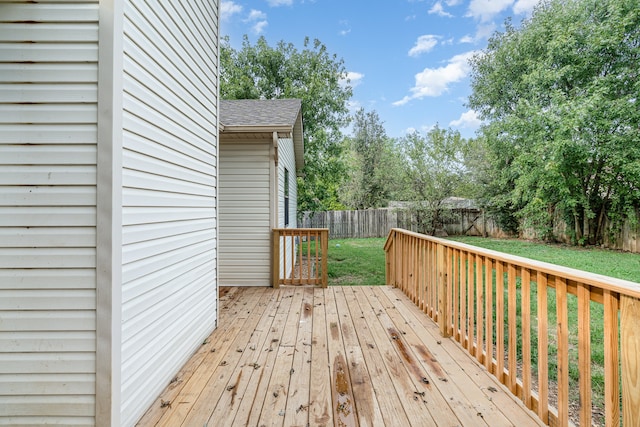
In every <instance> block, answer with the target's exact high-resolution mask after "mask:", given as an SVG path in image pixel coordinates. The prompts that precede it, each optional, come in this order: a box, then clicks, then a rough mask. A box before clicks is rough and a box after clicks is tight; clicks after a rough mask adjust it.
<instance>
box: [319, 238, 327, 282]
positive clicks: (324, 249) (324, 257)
mask: <svg viewBox="0 0 640 427" xmlns="http://www.w3.org/2000/svg"><path fill="white" fill-rule="evenodd" d="M320 233H321V235H322V237H321V238H320V240H321V241H322V285H321V286H322V287H323V288H326V287H327V286H328V285H329V271H328V268H329V229H328V228H324V229H322V231H321V232H320Z"/></svg>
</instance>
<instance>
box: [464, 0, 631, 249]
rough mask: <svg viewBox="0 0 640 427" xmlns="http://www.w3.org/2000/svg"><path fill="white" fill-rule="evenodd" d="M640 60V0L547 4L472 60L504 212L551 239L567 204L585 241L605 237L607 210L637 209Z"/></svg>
mask: <svg viewBox="0 0 640 427" xmlns="http://www.w3.org/2000/svg"><path fill="white" fill-rule="evenodd" d="M639 60H640V8H638V4H637V0H551V1H545V2H543V3H541V4H540V5H539V6H538V7H537V8H536V9H535V11H534V13H533V15H532V16H531V18H530V19H529V20H527V21H525V22H524V23H523V24H522V26H521V28H519V29H516V28H514V27H513V26H512V25H510V23H508V22H507V27H506V30H505V32H503V33H497V34H496V35H494V36H493V37H492V38H491V39H490V41H489V44H488V47H487V48H486V49H485V50H484V51H483V52H482V53H481V54H479V55H477V56H475V57H474V59H473V60H472V64H471V65H472V90H473V93H472V95H471V97H470V99H469V105H470V106H471V107H472V108H474V109H475V110H476V111H478V112H479V113H480V115H481V117H482V118H483V119H484V120H485V121H486V122H487V123H488V125H486V126H485V127H484V129H483V135H484V138H485V141H486V147H487V149H488V150H489V151H490V154H489V158H491V159H492V164H493V168H494V174H495V175H496V179H497V180H498V182H499V184H500V185H499V186H497V187H498V188H494V190H495V193H494V194H493V196H494V197H493V199H494V201H498V202H499V203H502V206H503V208H504V210H505V212H508V211H510V212H512V213H513V214H515V215H516V216H517V217H518V218H519V219H521V220H523V221H524V225H525V226H533V227H535V228H536V229H537V230H538V231H539V232H540V233H542V235H546V236H547V237H551V230H552V228H551V225H552V213H553V212H554V211H555V210H556V209H560V210H561V211H562V212H564V213H565V215H566V217H567V218H566V219H567V220H568V224H570V226H571V227H572V229H573V233H574V237H575V239H576V241H577V242H580V243H600V242H602V240H603V233H604V223H605V219H606V218H607V217H608V218H609V219H612V220H618V223H619V220H621V219H622V218H623V217H624V216H626V215H627V214H629V213H630V212H632V211H634V210H635V208H636V207H637V206H638V204H639V202H640V108H639V105H638V103H639V102H640V80H639V79H638V77H639V70H640V61H639ZM500 194H505V195H507V197H504V196H502V197H501V196H500ZM500 199H502V200H500Z"/></svg>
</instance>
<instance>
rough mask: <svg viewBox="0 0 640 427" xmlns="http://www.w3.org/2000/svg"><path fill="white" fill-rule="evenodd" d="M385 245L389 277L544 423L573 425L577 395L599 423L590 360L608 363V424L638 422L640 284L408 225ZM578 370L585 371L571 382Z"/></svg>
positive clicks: (586, 419)
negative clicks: (598, 355)
mask: <svg viewBox="0 0 640 427" xmlns="http://www.w3.org/2000/svg"><path fill="white" fill-rule="evenodd" d="M384 249H385V253H386V279H387V284H390V285H393V286H396V287H398V288H400V289H402V290H403V291H404V292H405V293H406V294H407V296H409V298H411V299H412V300H413V301H414V303H415V304H417V305H418V306H419V307H420V308H421V309H422V310H423V311H424V312H425V313H427V314H428V315H429V316H430V317H431V318H432V319H433V320H434V321H436V322H437V323H438V325H439V327H440V332H441V334H442V335H443V336H445V337H449V336H450V337H452V338H453V339H455V340H456V341H458V342H459V343H460V344H461V345H462V347H464V348H465V349H466V350H467V351H468V352H469V353H470V354H471V355H472V356H474V357H475V358H476V359H477V360H478V361H479V362H480V363H481V364H484V366H485V367H486V369H487V370H488V371H489V372H491V373H492V374H493V375H494V376H495V377H496V378H498V380H499V381H500V382H502V383H503V384H505V386H507V387H508V388H509V390H510V391H511V392H512V393H513V394H514V395H516V396H518V397H519V398H520V399H521V400H522V401H523V402H524V404H525V405H526V406H527V407H528V408H530V409H531V410H533V411H534V412H536V413H537V414H538V416H539V417H540V419H541V420H542V421H543V422H545V423H547V424H549V425H557V426H567V425H569V401H570V393H572V394H573V393H575V394H577V395H579V398H576V399H575V400H576V401H577V405H578V406H579V419H580V425H581V426H591V425H592V403H593V402H595V400H597V398H596V397H597V396H596V392H594V391H593V390H592V385H593V384H592V373H594V374H595V372H592V367H593V370H594V371H595V369H596V366H598V365H599V364H601V365H602V367H603V370H604V371H603V372H604V392H603V396H602V398H603V399H604V424H605V425H606V426H619V425H620V424H621V422H622V421H624V425H625V426H638V425H640V356H639V355H640V327H639V326H640V300H639V299H638V298H640V285H639V284H637V283H632V282H628V281H624V280H618V279H614V278H610V277H606V276H601V275H597V274H591V273H586V272H583V271H579V270H574V269H571V268H565V267H560V266H556V265H553V264H548V263H544V262H538V261H533V260H529V259H526V258H521V257H516V256H512V255H507V254H503V253H500V252H495V251H490V250H486V249H480V248H476V247H473V246H470V245H465V244H462V243H458V242H452V241H447V240H442V239H438V238H434V237H430V236H425V235H421V234H417V233H413V232H410V231H406V230H401V229H393V230H391V232H390V233H389V236H388V238H387V242H386V244H385V247H384ZM570 300H571V301H570ZM596 311H598V313H602V314H603V315H602V319H603V320H602V322H597V321H596V320H597V319H596V316H592V314H594V313H596ZM598 318H599V316H598ZM570 321H571V322H570ZM598 323H600V324H598ZM575 326H577V328H576V327H575ZM576 331H577V332H576ZM595 331H601V334H603V347H604V348H601V349H600V350H601V351H602V352H603V353H604V364H602V361H600V362H598V361H597V360H593V359H592V352H593V351H594V350H596V349H595V347H594V346H592V334H595V333H596V332H595ZM594 341H595V340H594ZM549 348H551V350H549ZM556 349H557V350H556ZM554 353H556V354H555V355H554ZM576 353H577V354H576ZM550 356H551V357H550ZM576 356H577V357H576ZM532 360H537V370H534V367H535V366H534V364H533V363H532ZM550 362H555V363H550ZM556 364H557V368H553V366H554V365H556ZM550 366H551V367H552V368H550ZM574 368H577V369H578V373H579V375H577V377H578V379H577V385H574V386H573V387H572V388H571V389H570V387H571V386H570V371H571V370H572V369H574ZM597 369H600V368H599V367H598V368H597ZM574 372H575V371H574ZM598 374H600V373H598ZM575 377H576V375H573V378H574V380H575ZM550 389H551V390H553V391H555V393H554V394H555V395H557V404H556V406H555V407H554V406H553V405H552V404H551V403H550V402H549V396H550V393H549V392H550ZM620 392H622V395H621V396H620ZM620 397H622V400H621V399H620ZM554 400H555V399H554ZM620 402H622V405H620ZM620 406H622V414H620ZM621 415H622V416H621Z"/></svg>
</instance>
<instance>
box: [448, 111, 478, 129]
mask: <svg viewBox="0 0 640 427" xmlns="http://www.w3.org/2000/svg"><path fill="white" fill-rule="evenodd" d="M480 124H482V120H480V118H479V117H478V113H476V112H475V111H474V110H469V111H466V112H464V113H462V114H461V115H460V118H459V119H457V120H453V121H451V123H449V126H453V127H457V128H466V129H477V128H478V127H480Z"/></svg>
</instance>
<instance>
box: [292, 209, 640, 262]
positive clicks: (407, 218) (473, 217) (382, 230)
mask: <svg viewBox="0 0 640 427" xmlns="http://www.w3.org/2000/svg"><path fill="white" fill-rule="evenodd" d="M453 211H454V215H452V216H451V218H452V219H450V220H448V221H447V222H446V223H445V224H444V225H443V228H442V229H440V230H438V232H437V233H436V234H438V235H440V236H484V237H494V238H500V237H509V236H512V235H510V234H509V233H507V232H505V231H504V230H502V228H501V227H500V226H499V225H498V223H497V222H496V221H495V219H493V218H491V217H490V216H489V215H487V214H486V213H485V212H484V210H483V209H480V208H477V207H473V206H471V207H466V208H454V209H453ZM639 217H640V215H639ZM300 227H302V228H328V229H329V238H330V239H349V238H366V237H387V235H388V234H389V230H391V229H392V228H404V229H405V230H411V231H416V232H417V231H419V230H418V228H419V227H418V221H417V220H416V218H415V215H414V214H413V213H412V212H411V211H410V210H409V209H403V208H402V207H395V208H383V209H367V210H355V211H328V212H305V213H304V214H303V217H302V223H301V225H300ZM609 228H610V229H611V231H610V232H609V233H607V234H606V235H605V242H604V246H605V247H607V248H610V249H621V250H624V251H629V252H635V253H640V221H631V220H627V221H625V223H624V224H623V225H622V227H620V228H619V229H617V230H616V229H613V227H612V226H611V225H609ZM553 230H554V236H555V238H556V240H558V241H561V242H569V241H570V240H571V239H570V237H569V235H568V229H567V226H566V224H565V223H564V220H562V218H561V217H559V216H557V215H556V217H555V218H554V227H553ZM520 237H524V238H531V239H535V238H536V235H535V233H533V232H531V231H526V232H524V233H523V235H522V236H520Z"/></svg>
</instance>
